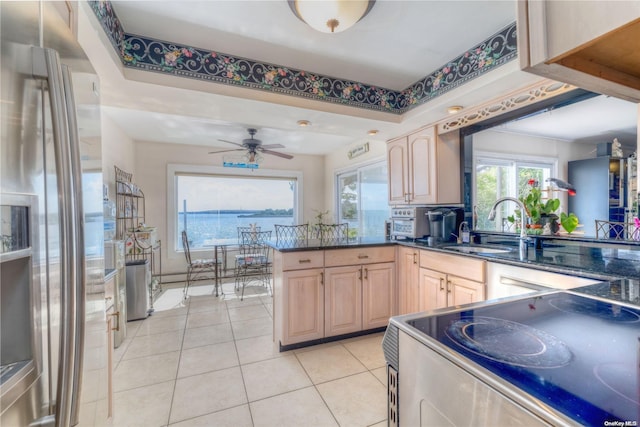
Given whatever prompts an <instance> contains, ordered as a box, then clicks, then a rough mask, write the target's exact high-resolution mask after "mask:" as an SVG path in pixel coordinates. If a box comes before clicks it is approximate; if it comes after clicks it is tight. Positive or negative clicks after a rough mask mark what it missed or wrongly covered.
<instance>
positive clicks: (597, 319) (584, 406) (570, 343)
mask: <svg viewBox="0 0 640 427" xmlns="http://www.w3.org/2000/svg"><path fill="white" fill-rule="evenodd" d="M407 323H408V324H409V325H410V326H413V327H414V328H416V329H418V330H420V331H422V332H423V333H425V334H427V335H429V336H431V337H432V338H435V339H436V340H438V341H439V342H441V343H442V344H444V345H446V346H447V347H449V348H450V349H452V350H455V351H456V352H458V353H460V354H462V355H463V356H465V357H467V358H468V359H471V360H472V361H473V362H475V363H477V364H479V365H481V366H483V367H484V368H486V369H488V370H489V371H491V372H493V373H494V374H496V375H498V376H500V377H501V378H503V379H504V380H506V381H508V382H510V383H512V384H513V385H515V386H517V387H519V388H521V389H522V390H524V391H526V392H527V393H529V394H530V395H532V396H534V397H535V398H537V399H539V400H541V401H542V402H544V403H545V404H547V405H549V406H552V407H553V408H555V409H556V410H558V411H559V412H562V413H564V414H565V415H567V416H569V417H570V418H572V419H574V420H576V421H577V422H579V423H581V424H584V425H593V426H603V425H607V424H605V422H614V421H621V422H625V421H630V422H639V421H640V310H639V309H635V308H629V307H624V306H620V305H617V304H614V303H607V302H603V301H600V300H596V299H592V298H588V297H584V296H579V295H574V294H571V293H565V292H557V293H552V294H546V295H542V296H532V297H531V298H528V299H520V300H517V301H511V302H506V303H501V304H496V305H491V306H485V307H480V308H477V309H473V310H466V311H460V312H455V313H450V314H443V315H439V316H430V317H425V318H419V319H414V320H409V321H407ZM609 425H614V424H609ZM623 425H624V424H623ZM629 425H633V424H629Z"/></svg>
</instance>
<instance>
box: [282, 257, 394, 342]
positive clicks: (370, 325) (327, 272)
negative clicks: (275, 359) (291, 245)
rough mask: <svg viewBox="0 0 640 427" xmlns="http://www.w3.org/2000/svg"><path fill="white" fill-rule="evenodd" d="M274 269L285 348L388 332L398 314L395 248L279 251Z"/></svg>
mask: <svg viewBox="0 0 640 427" xmlns="http://www.w3.org/2000/svg"><path fill="white" fill-rule="evenodd" d="M273 266H274V274H273V281H274V282H273V283H274V319H273V320H274V338H275V340H276V341H279V343H280V344H281V345H283V346H287V345H291V344H296V343H301V342H305V341H312V340H317V339H321V338H324V337H330V336H336V335H343V334H349V333H353V332H358V331H363V330H367V329H375V328H378V327H384V326H386V325H387V323H388V322H389V318H390V317H391V316H393V315H395V313H396V275H395V274H396V273H395V247H393V246H386V247H365V248H348V249H332V250H326V251H323V250H314V251H300V252H289V253H282V252H279V251H275V253H274V259H273Z"/></svg>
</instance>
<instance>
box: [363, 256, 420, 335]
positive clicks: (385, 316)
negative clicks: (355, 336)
mask: <svg viewBox="0 0 640 427" xmlns="http://www.w3.org/2000/svg"><path fill="white" fill-rule="evenodd" d="M416 265H417V264H416ZM362 269H363V274H362V329H364V330H366V329H373V328H379V327H383V326H387V324H388V323H389V318H390V317H391V316H393V315H394V314H395V313H396V309H395V307H396V298H395V296H396V280H395V278H396V269H395V264H394V263H392V262H385V263H379V264H367V265H364V266H363V267H362Z"/></svg>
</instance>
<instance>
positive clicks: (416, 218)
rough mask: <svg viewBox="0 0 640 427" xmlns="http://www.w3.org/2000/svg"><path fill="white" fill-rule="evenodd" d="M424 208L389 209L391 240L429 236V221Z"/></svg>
mask: <svg viewBox="0 0 640 427" xmlns="http://www.w3.org/2000/svg"><path fill="white" fill-rule="evenodd" d="M427 210H428V208H426V207H424V206H408V207H394V208H393V209H391V238H392V239H419V238H422V237H425V236H428V235H429V220H428V219H427V216H426V213H427Z"/></svg>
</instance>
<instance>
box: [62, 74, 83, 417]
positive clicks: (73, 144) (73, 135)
mask: <svg viewBox="0 0 640 427" xmlns="http://www.w3.org/2000/svg"><path fill="white" fill-rule="evenodd" d="M62 83H63V90H64V98H65V106H66V110H67V129H68V130H69V155H70V157H71V182H72V184H73V196H74V197H73V199H72V200H73V204H74V207H73V215H74V218H73V221H74V225H75V230H76V233H75V234H74V236H75V241H74V249H75V256H74V260H75V263H74V265H73V268H74V269H75V275H74V277H75V281H74V282H73V290H72V292H73V293H74V294H75V295H74V298H75V309H74V312H73V315H74V318H73V321H74V322H75V328H74V331H75V337H74V343H75V345H74V352H75V356H74V361H75V363H74V365H73V374H72V377H73V378H72V389H71V425H76V424H78V423H79V422H80V419H79V416H80V387H81V384H82V366H83V360H84V328H85V323H84V320H85V317H86V316H85V265H86V264H85V254H84V233H83V232H82V224H83V221H84V209H83V206H84V205H83V199H82V166H81V163H80V138H79V136H78V122H77V117H76V101H75V99H76V98H75V96H74V93H73V81H72V79H71V69H70V68H69V67H68V66H66V65H64V64H63V65H62Z"/></svg>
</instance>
